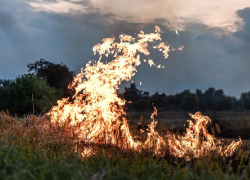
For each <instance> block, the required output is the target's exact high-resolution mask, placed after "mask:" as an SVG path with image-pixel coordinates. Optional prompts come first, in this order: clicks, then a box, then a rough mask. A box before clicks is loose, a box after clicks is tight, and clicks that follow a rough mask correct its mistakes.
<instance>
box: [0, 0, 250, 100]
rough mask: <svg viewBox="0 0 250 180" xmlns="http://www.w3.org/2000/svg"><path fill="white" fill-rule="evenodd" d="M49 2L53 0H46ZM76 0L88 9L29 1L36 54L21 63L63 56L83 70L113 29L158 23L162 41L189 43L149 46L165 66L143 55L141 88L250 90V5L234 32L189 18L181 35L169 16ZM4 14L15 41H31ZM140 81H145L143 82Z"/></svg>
mask: <svg viewBox="0 0 250 180" xmlns="http://www.w3.org/2000/svg"><path fill="white" fill-rule="evenodd" d="M47 2H55V1H53V0H47ZM77 3H78V4H81V5H84V7H85V8H86V9H87V10H86V12H84V13H83V12H82V13H79V12H74V11H70V12H69V13H61V14H58V13H52V12H45V11H39V12H32V11H33V10H32V9H31V7H29V8H28V9H29V11H27V12H26V13H27V14H29V15H31V16H29V17H26V18H25V17H23V21H24V22H25V24H26V27H29V28H30V29H27V32H29V39H30V43H31V44H32V45H33V47H34V49H35V50H34V51H35V52H36V56H35V58H33V59H32V58H30V57H29V58H26V60H25V61H24V63H25V65H23V69H25V70H26V64H28V63H31V62H34V61H36V60H39V59H40V58H45V59H46V60H48V61H52V62H55V63H60V62H64V63H65V64H67V65H68V66H69V67H70V69H73V70H75V71H76V72H79V71H80V68H81V67H85V64H86V63H87V62H88V61H89V60H92V59H97V58H98V57H97V56H94V55H93V51H92V47H93V46H94V45H95V44H97V43H100V42H101V40H102V39H103V38H106V37H111V36H112V35H114V36H115V37H118V35H119V34H121V33H125V34H129V35H133V36H134V37H136V34H135V33H139V31H140V30H143V31H144V32H146V33H150V32H154V26H156V25H158V26H160V27H161V28H162V31H163V34H162V39H163V41H165V42H168V44H171V46H172V47H174V48H176V49H177V48H178V47H179V46H180V45H184V46H185V48H184V49H183V51H177V50H176V51H174V52H170V53H169V58H168V59H164V58H163V55H162V54H161V53H159V52H158V51H156V50H155V49H150V50H151V51H152V54H151V55H150V56H149V58H150V59H153V60H154V62H155V64H157V65H158V64H161V65H163V66H165V68H164V69H157V68H156V67H151V68H150V67H149V65H148V64H147V63H144V62H143V61H142V64H141V65H140V66H139V67H138V68H137V69H138V72H137V74H136V75H135V77H134V78H133V80H134V82H136V83H137V85H138V88H139V89H143V90H145V91H150V92H151V93H154V92H156V91H159V92H160V93H162V92H165V93H167V94H170V93H176V92H180V91H182V90H184V89H191V90H192V91H194V90H195V89H196V88H200V89H202V90H205V89H206V88H208V87H210V86H213V87H215V88H222V89H224V91H225V93H226V94H230V95H236V96H239V95H240V93H241V92H242V91H247V90H250V83H247V81H248V77H249V76H250V71H249V69H248V67H249V62H250V61H249V57H250V54H249V53H250V51H249V48H250V47H249V46H250V42H249V41H248V38H249V32H250V22H249V21H250V19H249V17H250V10H249V8H248V9H247V8H246V9H244V10H240V11H238V12H237V14H238V16H239V17H240V18H242V20H243V22H244V26H243V27H242V29H241V30H239V31H237V32H235V33H231V32H227V31H225V30H223V29H220V28H211V27H209V26H207V25H204V24H202V23H195V22H192V20H190V19H188V18H187V19H186V22H185V31H179V35H177V34H176V33H175V30H174V29H172V28H171V27H169V26H168V23H169V22H168V20H166V19H155V20H154V21H153V22H149V23H132V22H128V21H126V20H123V21H121V20H117V18H116V17H115V15H114V14H112V13H103V12H102V11H101V10H99V9H97V8H96V7H94V5H93V4H91V3H90V2H89V1H84V3H82V2H77ZM0 4H1V3H0ZM3 17H4V16H3ZM5 19H6V20H4V21H6V22H5V23H2V24H3V25H1V26H2V29H4V28H7V29H8V28H9V29H8V30H5V31H6V32H8V33H12V32H13V35H12V34H10V35H8V36H11V38H13V37H17V38H14V40H13V42H15V43H14V44H18V42H25V41H26V42H27V41H28V40H27V38H25V37H27V36H25V33H23V34H24V35H23V36H20V37H19V36H17V34H18V33H17V32H15V29H16V28H15V26H16V24H18V23H16V22H15V19H13V18H11V15H7V16H6V15H5ZM8 23H9V24H8ZM236 23H237V22H236ZM18 38H19V39H18ZM25 39H26V40H25ZM117 39H118V38H117ZM26 44H27V43H26ZM26 52H27V51H26ZM0 53H1V51H0ZM27 59H28V60H27ZM142 59H143V56H142ZM247 64H248V65H247ZM18 68H19V67H18ZM137 81H138V82H137ZM140 81H141V82H142V86H139V82H140Z"/></svg>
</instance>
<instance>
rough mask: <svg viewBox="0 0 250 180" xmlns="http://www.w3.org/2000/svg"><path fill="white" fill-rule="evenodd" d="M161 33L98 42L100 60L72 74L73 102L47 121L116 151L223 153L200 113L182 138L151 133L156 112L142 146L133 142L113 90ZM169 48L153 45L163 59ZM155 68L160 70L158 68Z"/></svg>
mask: <svg viewBox="0 0 250 180" xmlns="http://www.w3.org/2000/svg"><path fill="white" fill-rule="evenodd" d="M160 33H161V29H160V28H159V27H158V26H156V27H155V33H150V34H145V33H144V32H143V31H140V34H138V42H134V41H135V38H133V37H132V36H129V35H125V34H122V35H120V36H119V39H120V43H118V42H115V38H114V37H111V38H106V39H103V40H102V41H103V43H102V44H97V45H95V46H94V47H93V51H94V54H96V53H99V60H98V61H97V62H95V63H94V62H92V61H90V62H89V63H87V65H86V68H85V69H81V73H79V74H78V75H76V77H75V78H74V80H73V82H72V83H71V84H70V86H69V88H74V89H75V90H76V93H75V95H74V96H73V102H72V103H71V102H69V101H68V99H67V98H64V99H62V100H59V101H58V105H57V106H54V107H53V108H52V110H51V111H50V112H49V113H48V115H49V116H50V117H51V122H52V123H57V124H59V125H60V124H61V125H62V124H64V123H65V122H68V123H69V125H70V126H72V128H73V129H74V131H75V133H76V134H78V138H79V140H81V141H84V142H86V143H87V142H89V143H110V144H113V145H116V146H118V147H120V148H131V149H135V150H138V151H140V148H142V147H144V148H145V147H146V148H153V147H155V150H154V151H155V153H156V154H159V153H160V152H162V151H163V152H164V151H165V150H166V149H169V150H170V153H171V154H172V155H174V156H178V157H186V155H187V153H192V154H193V155H194V157H200V156H201V155H203V154H204V152H205V153H206V152H208V151H210V150H215V149H217V150H219V151H221V147H220V146H216V144H215V143H214V142H213V140H214V138H213V136H212V135H209V134H208V133H207V131H206V129H205V128H206V125H207V123H208V122H209V118H208V117H203V116H202V115H201V114H200V113H196V114H195V115H192V118H194V119H195V123H192V122H191V121H190V125H189V129H188V130H187V133H186V136H183V137H178V138H175V136H174V135H173V134H171V133H168V134H167V136H166V137H165V138H163V137H161V136H160V135H159V134H158V132H156V131H155V127H156V124H157V122H156V121H154V115H157V110H156V108H155V111H154V113H153V114H152V116H151V118H152V119H153V122H152V123H151V124H150V125H149V127H148V129H147V131H148V133H147V139H146V141H145V143H143V142H140V141H136V140H134V139H133V137H132V135H131V133H130V129H129V125H128V122H127V119H126V113H125V111H124V105H125V102H126V101H125V100H124V99H121V98H119V96H118V94H117V89H118V88H119V85H120V84H121V82H122V81H124V80H126V81H129V80H131V78H132V76H134V75H135V72H136V71H137V70H136V67H137V66H139V65H140V64H141V61H140V55H139V53H141V54H144V55H149V54H150V52H149V51H148V42H154V41H156V40H158V41H161V34H160ZM169 47H170V46H169V45H168V46H167V45H166V43H164V42H160V43H159V45H157V46H154V48H156V49H158V50H159V51H162V52H163V54H164V57H165V58H167V57H168V52H169V51H170V50H169ZM109 55H112V56H113V58H114V60H112V61H111V62H108V63H106V64H104V63H103V62H101V59H102V57H103V56H106V57H108V56H109ZM148 63H149V64H150V66H152V65H155V64H154V62H153V60H148ZM155 66H156V65H155ZM157 67H158V68H160V67H161V65H158V66H157ZM200 132H203V135H205V138H206V139H207V140H206V141H202V143H200V139H199V138H198V137H200V135H201V133H200ZM240 142H241V141H240ZM239 144H240V143H239V142H238V143H235V144H233V145H231V146H229V148H228V149H227V151H225V154H227V155H231V153H232V152H233V151H234V150H235V149H236V147H237V145H239ZM91 153H93V152H92V150H84V152H83V154H87V155H88V156H89V155H90V154H91Z"/></svg>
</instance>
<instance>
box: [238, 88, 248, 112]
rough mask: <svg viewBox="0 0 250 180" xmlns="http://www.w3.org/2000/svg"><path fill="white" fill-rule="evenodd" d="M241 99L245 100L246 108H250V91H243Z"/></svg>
mask: <svg viewBox="0 0 250 180" xmlns="http://www.w3.org/2000/svg"><path fill="white" fill-rule="evenodd" d="M240 100H241V101H243V102H244V106H245V109H247V110H250V91H249V92H245V93H242V94H241V96H240Z"/></svg>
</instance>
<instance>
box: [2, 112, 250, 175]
mask: <svg viewBox="0 0 250 180" xmlns="http://www.w3.org/2000/svg"><path fill="white" fill-rule="evenodd" d="M209 113H211V114H209ZM204 114H205V115H210V116H211V117H212V116H213V115H214V118H219V119H217V122H218V123H219V124H223V123H226V124H227V125H226V126H225V127H224V129H226V130H228V131H229V130H230V128H231V129H234V133H235V134H233V135H230V138H231V136H234V135H237V133H242V129H247V128H248V127H249V123H247V122H248V118H249V114H250V113H249V112H220V113H217V114H213V112H207V114H206V113H204ZM142 115H143V117H145V118H141V117H140V116H141V113H132V112H131V113H130V115H129V116H130V117H129V118H130V121H129V122H130V124H131V126H130V127H131V131H133V132H134V131H136V130H137V129H136V128H135V127H136V126H138V124H137V123H138V122H141V121H142V120H143V119H144V120H143V121H147V119H149V117H148V118H147V116H148V115H149V113H148V114H147V113H144V114H142ZM158 118H159V119H161V120H160V123H161V124H160V126H158V127H157V128H158V129H160V128H162V131H164V129H171V127H172V130H173V131H175V132H176V131H177V129H178V128H180V132H181V131H182V130H184V126H183V124H184V123H185V122H186V120H187V119H190V118H189V117H188V115H187V114H186V112H181V113H179V112H168V113H158ZM158 118H156V119H158ZM211 119H212V118H211ZM215 120H216V119H215ZM39 121H44V122H45V121H49V120H48V118H47V117H45V116H43V117H37V116H34V115H29V116H26V117H24V118H21V119H20V118H16V117H11V116H8V115H7V114H5V113H1V115H0V128H1V131H0V179H13V180H14V179H20V180H21V179H25V180H26V179H41V180H42V179H46V180H47V179H75V180H76V179H207V180H210V179H211V180H212V179H232V180H234V179H249V178H250V164H249V150H250V144H249V143H248V140H247V138H245V140H243V146H242V147H241V148H239V149H237V150H236V152H235V153H234V154H233V156H232V157H225V156H221V155H220V154H218V153H217V152H215V151H214V152H211V153H209V154H208V155H207V156H206V157H202V158H194V159H192V160H190V161H186V160H185V159H183V158H177V157H174V156H171V155H170V154H168V153H166V154H165V155H164V156H159V155H155V154H154V153H153V150H148V149H144V150H142V152H140V153H138V152H137V151H135V150H124V149H120V148H118V147H116V146H112V145H110V144H94V145H93V144H84V143H83V142H81V141H77V139H76V138H74V137H73V136H72V137H69V136H68V134H67V127H60V126H57V127H51V130H48V131H45V132H42V133H41V132H40V131H38V129H37V128H36V126H35V124H36V123H39ZM158 121H159V120H158ZM145 123H146V122H145ZM173 124H174V126H172V125H173ZM181 127H182V128H183V129H181ZM52 129H53V130H52ZM221 129H223V128H222V127H221ZM221 131H222V130H221ZM180 132H179V133H180ZM134 133H136V132H134ZM162 133H164V132H162ZM176 133H178V132H176ZM132 134H133V133H132ZM246 136H248V134H247V135H246ZM232 138H233V137H232ZM233 139H237V136H236V137H234V138H233ZM231 140H232V139H226V140H225V141H224V142H223V143H224V144H229V143H230V142H231ZM85 147H92V148H93V149H94V150H95V152H96V153H95V154H94V155H92V156H85V157H84V156H82V155H81V152H82V151H83V149H84V148H85Z"/></svg>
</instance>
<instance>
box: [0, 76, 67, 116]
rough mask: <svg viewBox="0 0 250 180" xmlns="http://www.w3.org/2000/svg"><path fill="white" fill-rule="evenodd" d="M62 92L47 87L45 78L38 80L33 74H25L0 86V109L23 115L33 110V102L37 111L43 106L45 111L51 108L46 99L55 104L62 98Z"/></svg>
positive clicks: (40, 110)
mask: <svg viewBox="0 0 250 180" xmlns="http://www.w3.org/2000/svg"><path fill="white" fill-rule="evenodd" d="M62 93H63V92H62V90H57V89H55V88H53V87H49V86H48V84H47V82H46V80H45V79H42V80H39V79H38V77H37V76H35V75H33V74H25V75H22V76H19V77H17V78H16V79H15V80H12V81H10V82H9V83H8V84H7V85H5V86H0V102H1V103H0V110H7V109H8V110H9V112H10V113H11V114H18V115H23V114H25V113H29V112H33V104H34V109H35V111H36V112H37V113H41V112H42V111H43V110H44V109H45V108H46V109H45V111H44V112H46V111H48V110H49V109H50V108H51V104H50V103H49V102H48V100H49V101H50V102H51V103H52V104H53V105H55V104H56V101H57V100H58V99H60V98H62ZM32 95H33V99H32ZM45 98H47V99H48V100H46V99H45Z"/></svg>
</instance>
